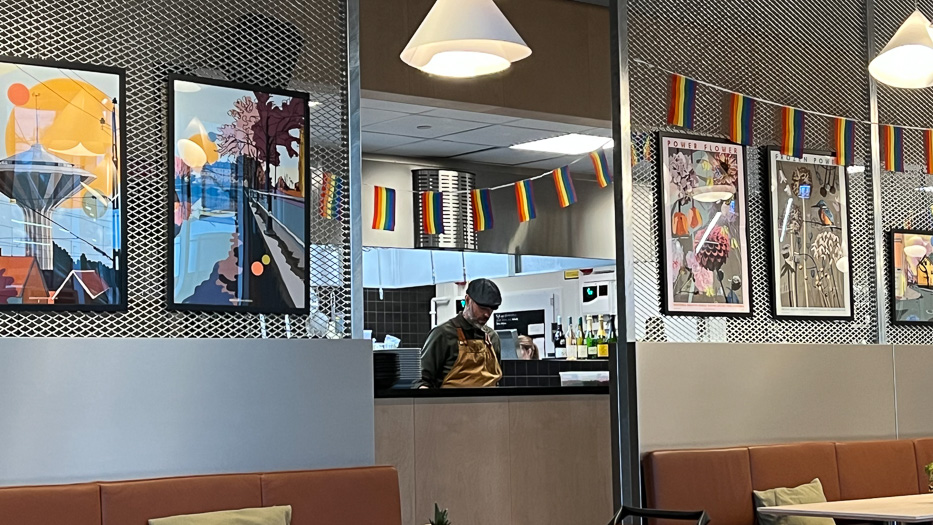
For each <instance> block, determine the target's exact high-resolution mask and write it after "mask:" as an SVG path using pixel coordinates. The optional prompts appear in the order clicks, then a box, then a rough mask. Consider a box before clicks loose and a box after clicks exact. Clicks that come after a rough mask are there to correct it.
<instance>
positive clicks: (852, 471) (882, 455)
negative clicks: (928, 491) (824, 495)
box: [836, 440, 917, 499]
mask: <svg viewBox="0 0 933 525" xmlns="http://www.w3.org/2000/svg"><path fill="white" fill-rule="evenodd" d="M836 465H837V468H838V469H839V489H840V497H841V498H842V499H864V498H884V497H887V496H905V495H907V494H916V493H917V457H916V455H915V454H914V443H913V441H907V440H900V441H851V442H846V443H836Z"/></svg>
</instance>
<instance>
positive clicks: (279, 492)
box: [262, 467, 683, 525]
mask: <svg viewBox="0 0 933 525" xmlns="http://www.w3.org/2000/svg"><path fill="white" fill-rule="evenodd" d="M262 504H263V505H291V506H292V508H293V511H294V512H293V519H292V525H344V524H346V525H350V524H354V523H367V524H368V523H378V524H379V525H402V507H401V505H402V498H401V497H400V496H399V488H398V472H396V470H395V469H394V468H393V467H362V468H344V469H335V470H316V471H305V472H275V473H269V474H263V475H262ZM678 525H683V524H678Z"/></svg>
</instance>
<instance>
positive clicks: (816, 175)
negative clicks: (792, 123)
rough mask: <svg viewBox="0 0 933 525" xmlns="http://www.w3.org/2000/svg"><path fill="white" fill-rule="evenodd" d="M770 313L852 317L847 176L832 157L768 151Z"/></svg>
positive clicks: (783, 316)
mask: <svg viewBox="0 0 933 525" xmlns="http://www.w3.org/2000/svg"><path fill="white" fill-rule="evenodd" d="M765 162H766V163H767V169H765V170H763V172H764V174H765V175H764V177H765V181H764V182H765V183H764V184H763V186H762V187H764V188H767V189H768V195H767V201H768V202H767V206H766V209H767V212H766V214H765V216H766V221H767V222H766V224H765V228H764V230H765V232H766V233H765V236H766V237H767V243H768V257H767V260H768V275H769V277H770V279H769V281H770V282H769V285H768V288H769V293H770V295H771V314H772V315H773V316H774V317H775V318H776V319H788V320H793V319H796V320H807V319H823V320H848V321H851V320H852V319H854V316H855V300H854V293H853V286H852V257H851V250H852V242H851V226H850V224H849V178H848V173H847V171H846V167H845V166H840V165H838V164H837V162H836V157H835V155H834V154H832V153H827V152H818V151H805V152H804V155H803V157H802V158H794V157H790V156H787V155H783V154H782V153H781V151H780V149H779V148H777V147H773V146H772V147H768V148H767V149H766V159H765Z"/></svg>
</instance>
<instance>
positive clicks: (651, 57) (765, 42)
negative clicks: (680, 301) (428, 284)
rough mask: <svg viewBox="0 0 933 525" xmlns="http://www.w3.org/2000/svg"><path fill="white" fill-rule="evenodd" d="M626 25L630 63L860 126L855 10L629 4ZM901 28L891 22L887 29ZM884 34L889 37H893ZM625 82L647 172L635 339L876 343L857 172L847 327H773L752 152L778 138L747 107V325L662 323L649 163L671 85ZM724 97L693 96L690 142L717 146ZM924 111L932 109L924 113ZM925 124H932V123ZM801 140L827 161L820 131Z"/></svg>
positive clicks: (815, 124) (865, 180) (861, 46)
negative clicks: (750, 143)
mask: <svg viewBox="0 0 933 525" xmlns="http://www.w3.org/2000/svg"><path fill="white" fill-rule="evenodd" d="M910 11H911V8H909V7H906V4H905V7H903V9H900V8H899V10H898V12H903V13H904V15H905V16H906V14H909V13H910ZM629 16H630V22H629V23H630V29H629V34H630V39H631V41H630V53H631V57H632V58H636V59H642V60H645V61H647V62H650V63H652V64H656V65H659V66H661V67H664V68H666V69H669V70H673V71H676V72H678V73H681V74H684V75H686V76H689V77H693V78H697V79H700V80H703V81H706V82H710V83H712V84H715V85H718V86H722V87H725V88H728V89H733V90H735V91H738V92H740V93H743V94H746V95H749V96H751V97H754V98H758V99H768V100H774V101H778V102H783V103H785V104H791V105H795V106H797V107H801V108H804V109H810V110H814V111H820V112H824V113H829V114H836V115H845V116H848V117H851V118H859V119H863V120H867V119H868V116H869V91H868V73H867V71H866V68H865V56H866V35H865V27H866V22H865V18H866V17H865V7H864V5H863V4H862V3H861V2H844V1H841V0H816V1H814V2H795V3H793V5H792V6H791V5H790V4H787V3H781V2H740V1H733V0H696V1H686V0H667V1H664V2H654V1H652V0H633V1H631V2H629ZM900 22H901V20H900V19H898V20H897V21H896V22H895V25H896V24H899V23H900ZM886 31H887V32H886V34H888V35H890V34H891V33H892V32H893V29H890V30H886ZM631 73H632V76H631V93H632V100H631V108H632V128H633V130H634V131H635V132H636V139H637V140H636V144H635V147H636V149H639V148H642V147H643V146H644V141H645V140H647V141H650V147H651V151H652V162H640V163H639V164H638V165H637V166H636V167H635V170H634V182H635V189H634V196H633V197H634V198H633V207H634V217H633V221H634V235H633V249H634V254H633V255H634V260H635V268H634V272H635V275H634V277H635V291H634V293H635V318H636V337H637V339H638V340H647V341H685V342H688V341H724V342H733V343H765V342H793V343H816V342H819V343H836V344H843V343H867V342H872V341H874V340H875V339H876V338H877V328H878V327H877V323H876V319H875V316H874V312H875V304H876V293H877V287H876V283H875V264H876V258H875V246H874V238H873V235H874V234H873V225H872V218H871V213H870V210H871V179H870V171H871V170H870V168H866V172H865V174H853V175H850V176H849V179H850V180H849V198H850V201H849V209H850V210H851V218H850V228H851V250H852V253H851V256H852V260H853V263H854V264H853V276H852V277H853V288H854V298H855V320H854V321H852V322H840V321H789V320H781V321H777V320H775V319H773V317H772V316H771V313H770V300H771V299H770V292H769V283H770V277H769V275H768V266H767V263H766V261H767V257H768V251H767V248H766V247H767V246H768V244H767V238H766V229H765V220H766V219H765V206H766V205H767V199H768V195H767V185H766V183H765V182H764V178H765V177H766V175H767V171H766V170H767V166H766V165H765V163H764V162H763V158H762V157H763V153H764V152H763V151H761V150H759V149H758V148H757V147H758V146H767V145H774V144H777V142H778V137H779V133H780V129H779V126H778V124H777V109H776V108H775V107H774V106H770V105H767V104H763V103H759V104H758V105H757V107H756V114H755V121H754V139H755V144H754V146H756V147H751V148H747V150H746V160H747V170H748V171H747V174H746V176H747V180H748V196H749V202H748V225H749V241H750V242H749V246H750V252H749V255H750V259H751V260H750V271H751V274H750V275H751V286H752V305H753V309H754V316H753V317H751V318H743V319H731V318H699V317H666V316H662V315H661V314H660V290H659V287H658V282H659V275H658V264H659V263H658V258H659V252H658V243H659V242H660V241H659V226H658V220H657V213H656V206H657V203H656V200H657V197H656V195H657V191H658V180H659V177H658V173H657V171H656V170H657V168H656V165H655V163H654V162H653V161H654V160H656V155H657V152H658V146H657V143H656V141H657V139H656V136H655V135H654V132H656V131H658V130H659V129H665V130H669V131H678V130H677V129H675V128H666V127H663V125H664V123H665V122H666V109H667V108H666V105H667V96H668V95H667V90H668V87H667V83H668V79H669V75H668V74H667V73H664V72H662V71H659V70H657V69H654V68H651V67H647V66H645V65H639V64H637V63H633V64H632V72H631ZM722 96H723V95H722V93H721V92H719V91H716V90H713V89H710V88H706V87H704V86H699V88H698V93H697V106H696V125H695V128H694V132H693V133H695V134H698V135H711V136H720V137H723V136H725V135H724V133H723V128H722V122H723V120H724V118H723V106H722ZM927 102H929V101H927ZM927 106H928V107H933V104H929V103H928V104H927ZM909 107H911V108H914V107H916V105H911V106H909ZM928 121H929V122H933V119H928ZM806 129H807V134H806V141H807V142H806V145H805V146H806V148H807V149H813V150H823V151H828V150H831V145H830V144H829V141H830V133H829V131H830V128H829V122H828V119H825V118H821V117H816V116H813V115H808V116H807V123H806ZM856 130H857V131H856V133H857V136H856V160H857V162H859V163H861V162H862V161H865V163H866V164H867V162H868V161H870V151H869V147H870V136H869V132H868V128H867V127H866V126H861V127H857V128H856ZM638 132H642V133H641V134H639V133H638ZM645 132H647V133H645ZM639 142H640V143H639ZM887 178H890V176H888V177H887ZM904 204H906V203H904ZM899 205H901V204H899Z"/></svg>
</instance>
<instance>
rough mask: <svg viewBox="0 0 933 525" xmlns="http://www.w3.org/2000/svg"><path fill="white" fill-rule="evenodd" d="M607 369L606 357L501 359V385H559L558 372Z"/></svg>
mask: <svg viewBox="0 0 933 525" xmlns="http://www.w3.org/2000/svg"><path fill="white" fill-rule="evenodd" d="M606 370H609V361H608V360H607V359H594V360H592V361H589V360H587V361H563V360H551V359H548V360H543V361H515V360H505V361H502V381H501V382H500V383H499V384H500V385H502V386H560V375H558V374H559V372H597V371H606Z"/></svg>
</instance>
